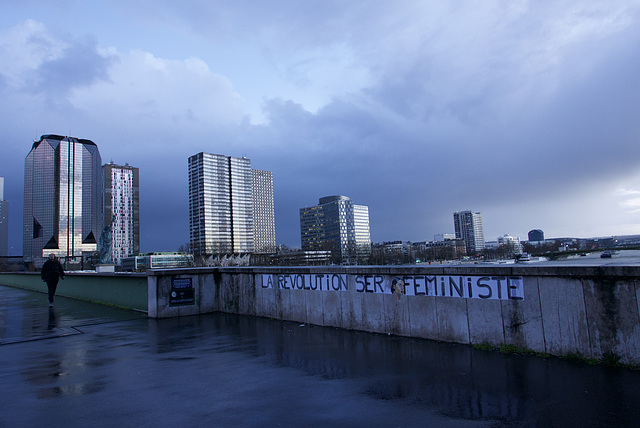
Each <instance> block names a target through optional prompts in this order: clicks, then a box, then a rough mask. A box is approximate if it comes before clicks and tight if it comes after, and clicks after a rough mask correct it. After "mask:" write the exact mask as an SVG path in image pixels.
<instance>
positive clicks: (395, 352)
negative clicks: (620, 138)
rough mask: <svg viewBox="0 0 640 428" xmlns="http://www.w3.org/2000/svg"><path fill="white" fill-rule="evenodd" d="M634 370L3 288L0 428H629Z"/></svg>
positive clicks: (638, 381) (635, 399)
mask: <svg viewBox="0 0 640 428" xmlns="http://www.w3.org/2000/svg"><path fill="white" fill-rule="evenodd" d="M639 402H640V372H635V371H629V370H624V369H612V368H606V367H594V366H589V365H586V364H584V363H575V362H569V361H564V360H560V359H555V358H550V359H542V358H535V357H527V356H520V355H503V354H499V353H495V352H487V351H479V350H474V349H472V348H471V347H468V346H463V345H455V344H444V343H436V342H431V341H423V340H412V339H406V338H398V337H392V336H384V335H375V334H368V333H360V332H352V331H344V330H338V329H332V328H324V327H314V326H308V325H300V324H297V323H289V322H282V321H275V320H268V319H260V318H251V317H242V316H233V315H226V314H210V315H204V316H197V317H186V318H174V319H166V320H155V319H147V318H146V317H144V316H143V315H141V314H138V313H135V312H129V311H122V310H118V309H114V308H108V307H104V306H99V305H93V304H90V303H86V302H78V301H74V300H70V299H64V298H57V300H56V307H55V308H54V310H53V311H49V309H48V308H47V306H46V295H44V294H39V293H34V292H29V291H24V290H17V289H13V288H8V287H4V286H0V427H13V426H22V427H32V426H34V427H35V426H50V427H76V426H78V427H80V426H82V427H87V426H91V427H102V426H109V427H111V426H117V427H134V426H135V427H138V426H154V427H164V426H224V427H226V426H233V427H236V426H238V427H264V426H283V427H291V426H311V427H314V426H317V427H325V426H332V427H343V426H344V427H349V426H353V427H361V426H371V427H377V426H380V427H388V426H399V427H413V426H437V427H439V426H443V427H465V426H473V427H476V426H477V427H503V426H504V427H528V426H545V427H547V426H559V427H564V426H581V427H587V426H638V424H639V422H638V421H640V408H639V406H638V403H639Z"/></svg>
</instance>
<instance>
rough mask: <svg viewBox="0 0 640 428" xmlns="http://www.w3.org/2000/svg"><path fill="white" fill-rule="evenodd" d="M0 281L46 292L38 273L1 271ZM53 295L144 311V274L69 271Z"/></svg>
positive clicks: (145, 277)
mask: <svg viewBox="0 0 640 428" xmlns="http://www.w3.org/2000/svg"><path fill="white" fill-rule="evenodd" d="M0 284H2V285H8V286H11V287H17V288H24V289H27V290H33V291H39V292H42V293H45V294H46V293H47V284H45V283H44V282H42V280H41V279H40V274H39V273H0ZM56 295H57V296H64V297H71V298H74V299H80V300H87V301H90V302H95V303H101V304H105V305H113V306H118V307H121V308H127V309H134V310H138V311H144V312H146V311H147V305H148V302H147V276H146V275H145V274H113V273H112V274H109V273H100V274H96V273H75V272H68V273H67V275H66V276H65V279H64V280H60V282H59V283H58V288H57V290H56ZM43 302H46V297H45V298H44V300H43Z"/></svg>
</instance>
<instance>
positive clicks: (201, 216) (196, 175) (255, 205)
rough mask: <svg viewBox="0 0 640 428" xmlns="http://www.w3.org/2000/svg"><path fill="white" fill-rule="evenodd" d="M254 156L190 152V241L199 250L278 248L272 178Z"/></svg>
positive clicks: (238, 251)
mask: <svg viewBox="0 0 640 428" xmlns="http://www.w3.org/2000/svg"><path fill="white" fill-rule="evenodd" d="M253 171H254V170H252V169H251V160H249V159H247V158H244V157H243V158H235V157H229V156H224V155H216V154H210V153H203V152H201V153H198V154H196V155H193V156H191V157H190V158H189V227H190V239H189V242H190V246H191V249H192V251H193V253H194V254H196V255H211V254H225V253H226V254H232V253H235V254H242V253H254V252H265V251H267V250H269V251H270V249H271V248H275V223H274V221H273V217H274V216H273V182H272V178H271V173H270V172H268V171H256V172H253Z"/></svg>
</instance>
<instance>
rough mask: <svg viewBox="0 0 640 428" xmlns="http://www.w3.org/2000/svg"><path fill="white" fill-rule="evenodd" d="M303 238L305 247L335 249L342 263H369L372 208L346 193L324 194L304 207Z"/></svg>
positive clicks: (301, 237) (302, 241)
mask: <svg viewBox="0 0 640 428" xmlns="http://www.w3.org/2000/svg"><path fill="white" fill-rule="evenodd" d="M300 240H301V244H302V250H304V251H319V250H331V251H332V252H333V257H334V260H335V261H336V262H338V263H343V264H358V263H365V262H367V261H368V259H369V257H370V255H371V236H370V233H369V208H368V207H367V206H365V205H355V204H354V203H353V201H352V200H351V199H350V198H348V197H346V196H341V195H336V196H327V197H324V198H320V200H319V203H318V205H316V206H313V207H306V208H301V209H300Z"/></svg>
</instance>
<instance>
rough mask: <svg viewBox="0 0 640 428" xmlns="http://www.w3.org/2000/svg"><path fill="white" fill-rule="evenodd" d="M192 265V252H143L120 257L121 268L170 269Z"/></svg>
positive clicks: (137, 269) (125, 269)
mask: <svg viewBox="0 0 640 428" xmlns="http://www.w3.org/2000/svg"><path fill="white" fill-rule="evenodd" d="M191 266H193V254H187V253H171V252H167V253H145V254H136V255H133V256H129V257H124V258H123V259H122V270H124V271H132V272H136V271H142V270H147V269H172V268H184V267H191Z"/></svg>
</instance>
